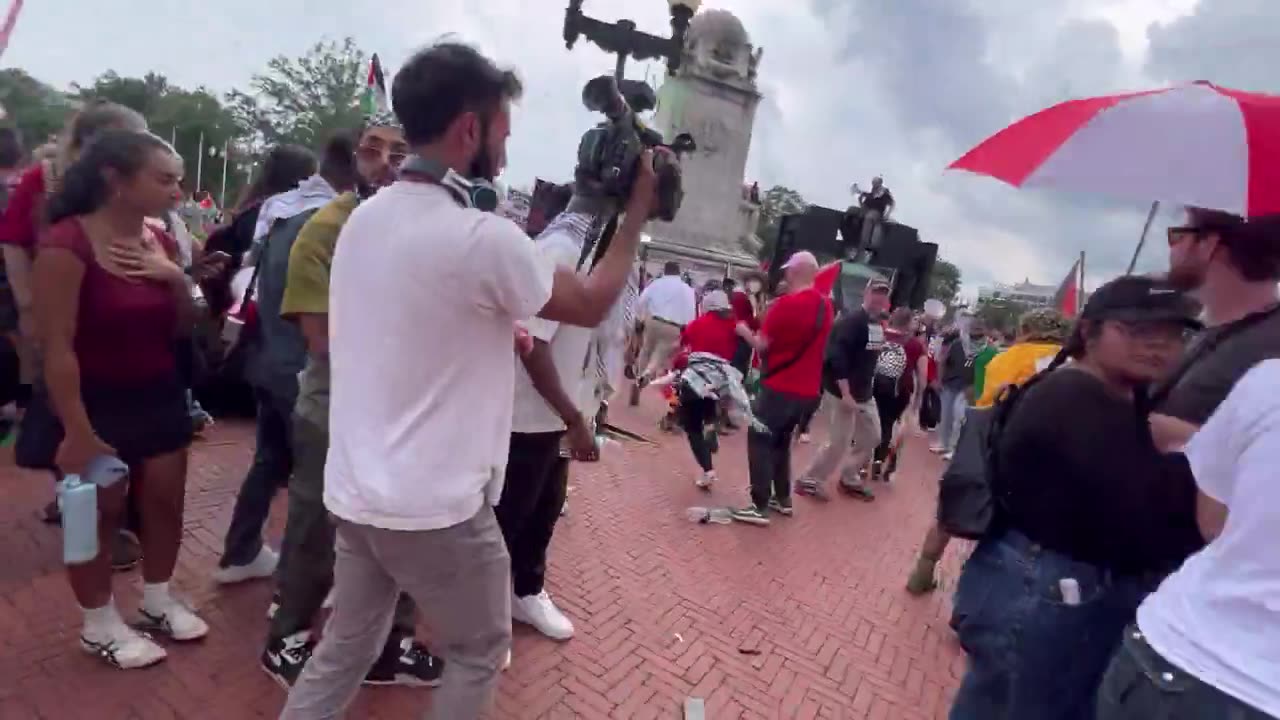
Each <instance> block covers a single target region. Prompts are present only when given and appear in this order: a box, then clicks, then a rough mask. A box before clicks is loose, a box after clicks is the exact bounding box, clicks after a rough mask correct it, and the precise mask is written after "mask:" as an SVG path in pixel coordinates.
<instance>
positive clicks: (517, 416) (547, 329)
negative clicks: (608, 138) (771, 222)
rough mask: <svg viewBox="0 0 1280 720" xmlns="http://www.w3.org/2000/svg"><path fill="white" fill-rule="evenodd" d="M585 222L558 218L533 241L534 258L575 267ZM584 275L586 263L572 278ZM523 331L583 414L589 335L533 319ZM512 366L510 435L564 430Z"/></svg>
mask: <svg viewBox="0 0 1280 720" xmlns="http://www.w3.org/2000/svg"><path fill="white" fill-rule="evenodd" d="M591 223H592V218H591V217H590V216H587V215H576V214H573V215H571V214H567V213H562V214H561V215H559V216H558V217H557V218H556V219H555V220H553V221H552V223H551V225H549V226H548V227H547V229H546V230H545V231H543V233H542V234H541V235H539V236H538V239H537V242H535V243H533V246H534V248H535V249H536V251H537V253H538V255H539V257H541V258H542V259H543V260H545V261H546V262H549V263H551V265H552V266H563V267H567V268H570V269H573V268H577V265H578V260H579V258H581V257H582V246H583V243H584V241H585V239H586V237H587V235H588V233H589V232H590V230H591ZM526 242H528V241H526ZM588 271H589V263H584V264H583V267H582V268H581V269H579V270H578V274H579V275H581V276H583V277H586V275H587V274H588ZM525 328H526V329H527V330H528V331H529V335H531V336H532V337H533V338H534V339H536V340H541V341H543V342H545V343H547V344H548V346H549V349H550V351H551V361H552V363H553V364H554V365H555V367H556V374H557V375H558V376H559V378H560V387H562V388H563V389H564V392H565V395H567V396H568V397H569V399H570V400H572V401H573V403H574V406H575V407H577V408H578V409H579V410H580V411H582V412H586V411H587V410H588V408H589V407H590V406H591V400H592V395H593V394H594V390H595V388H594V385H593V384H592V383H591V382H589V380H590V378H592V377H594V374H595V362H594V358H591V357H589V356H588V352H589V350H590V347H591V339H592V337H593V335H594V333H595V331H594V330H592V329H590V328H584V327H577V326H575V325H564V324H561V323H558V322H554V321H552V320H543V319H542V318H538V317H535V318H531V319H530V320H529V321H528V322H526V323H525ZM515 364H516V392H515V408H514V413H513V415H512V420H511V431H512V432H517V433H547V432H557V431H561V430H564V429H565V423H564V421H563V420H562V419H560V416H559V415H557V414H556V411H555V410H554V409H553V408H552V407H551V404H550V403H548V402H547V401H546V399H545V398H543V397H542V395H540V394H538V391H537V389H535V388H534V387H533V380H532V379H531V378H530V377H529V372H528V371H527V370H525V368H524V363H522V362H521V361H520V359H519V358H516V361H515Z"/></svg>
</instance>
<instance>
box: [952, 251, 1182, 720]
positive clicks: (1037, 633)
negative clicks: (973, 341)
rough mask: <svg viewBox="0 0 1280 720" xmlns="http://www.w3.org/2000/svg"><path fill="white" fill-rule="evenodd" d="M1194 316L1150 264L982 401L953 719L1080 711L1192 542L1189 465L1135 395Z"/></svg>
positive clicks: (1069, 715) (1080, 715)
mask: <svg viewBox="0 0 1280 720" xmlns="http://www.w3.org/2000/svg"><path fill="white" fill-rule="evenodd" d="M1195 318H1196V313H1195V308H1194V303H1192V302H1191V301H1190V300H1189V299H1188V298H1187V297H1186V296H1185V295H1183V294H1182V293H1180V292H1178V291H1176V290H1174V289H1173V288H1171V287H1169V286H1167V285H1165V284H1162V283H1160V282H1158V281H1156V280H1153V279H1151V278H1145V277H1138V276H1125V277H1121V278H1118V279H1116V280H1113V281H1111V282H1109V283H1106V284H1105V285H1103V286H1102V287H1100V288H1098V289H1097V291H1095V292H1094V293H1093V296H1092V297H1090V299H1089V301H1088V303H1087V304H1086V305H1085V308H1084V311H1083V312H1082V313H1081V316H1080V319H1079V321H1078V322H1077V323H1076V326H1075V328H1074V330H1073V332H1072V334H1071V337H1070V338H1068V340H1067V343H1066V345H1065V346H1064V348H1063V350H1062V352H1061V353H1059V355H1058V356H1057V358H1055V359H1054V361H1053V363H1051V364H1050V366H1049V368H1048V369H1047V370H1046V371H1045V372H1043V373H1041V374H1039V375H1037V376H1036V377H1035V378H1033V379H1032V380H1031V381H1029V382H1027V383H1025V384H1024V385H1022V386H1021V387H1018V388H1012V389H1010V390H1009V391H1006V392H1005V393H1004V394H1003V395H1002V397H1001V399H1000V400H999V401H997V403H996V405H995V406H994V408H993V409H992V410H991V415H990V418H989V425H988V427H987V433H988V438H987V444H986V447H987V448H988V450H987V452H986V456H985V464H986V469H985V474H986V478H987V480H986V482H987V485H988V486H989V494H990V496H991V500H992V503H993V508H994V513H993V515H992V517H991V518H990V521H989V523H988V525H987V527H986V529H985V531H984V532H982V533H981V539H980V540H979V542H978V544H977V546H976V548H975V549H974V551H973V554H972V555H971V556H970V557H969V559H968V561H967V562H966V563H965V565H964V569H963V571H962V572H961V575H960V580H959V583H958V585H957V588H956V594H955V598H954V602H953V614H952V619H951V626H952V628H953V629H955V631H956V634H957V636H958V638H959V640H960V644H961V646H962V647H963V648H964V649H965V652H966V654H967V655H968V667H967V669H966V672H965V675H964V679H963V680H962V682H961V686H960V690H959V692H958V693H957V695H956V699H955V703H954V705H953V706H952V708H951V714H950V718H951V720H1088V719H1090V718H1093V717H1094V715H1093V698H1094V694H1095V693H1096V691H1097V688H1098V685H1099V682H1100V681H1101V679H1102V676H1103V673H1104V671H1105V670H1106V668H1107V665H1108V663H1109V661H1110V659H1111V656H1112V655H1113V654H1114V652H1115V650H1116V648H1117V647H1118V645H1119V642H1120V637H1121V631H1122V630H1123V629H1124V628H1125V626H1126V625H1128V624H1129V623H1132V622H1133V620H1134V615H1135V613H1136V611H1137V608H1138V605H1139V603H1140V602H1141V601H1142V599H1143V597H1144V596H1145V595H1146V594H1147V593H1148V592H1150V591H1151V590H1152V589H1153V588H1154V587H1155V584H1156V583H1158V582H1159V580H1160V578H1161V577H1163V576H1164V574H1165V573H1167V572H1169V571H1170V570H1171V569H1173V568H1176V567H1177V566H1178V565H1179V564H1180V563H1181V562H1182V561H1183V560H1184V559H1185V558H1186V557H1187V556H1188V555H1189V554H1190V553H1191V552H1194V551H1195V550H1196V549H1197V548H1198V547H1199V546H1200V545H1201V544H1202V540H1201V538H1200V536H1199V529H1198V527H1197V525H1196V485H1195V479H1194V477H1193V476H1192V473H1191V470H1190V468H1189V466H1188V464H1187V460H1186V458H1185V457H1183V456H1182V455H1180V454H1166V453H1164V452H1162V451H1161V450H1160V449H1159V448H1158V447H1157V445H1156V443H1155V442H1154V440H1153V437H1152V434H1151V431H1150V428H1149V425H1148V417H1149V413H1150V408H1149V405H1150V403H1149V401H1148V397H1147V389H1148V387H1149V386H1150V385H1151V383H1153V382H1156V381H1157V380H1160V379H1161V378H1162V376H1163V375H1164V374H1165V373H1166V372H1167V368H1168V363H1169V360H1170V358H1171V357H1174V356H1176V354H1177V353H1180V352H1181V351H1182V348H1183V344H1184V338H1185V335H1186V332H1187V330H1189V329H1194V328H1196V327H1198V322H1197V321H1196V319H1195ZM1067 359H1070V360H1071V363H1070V364H1066V365H1064V363H1065V362H1066V360H1067Z"/></svg>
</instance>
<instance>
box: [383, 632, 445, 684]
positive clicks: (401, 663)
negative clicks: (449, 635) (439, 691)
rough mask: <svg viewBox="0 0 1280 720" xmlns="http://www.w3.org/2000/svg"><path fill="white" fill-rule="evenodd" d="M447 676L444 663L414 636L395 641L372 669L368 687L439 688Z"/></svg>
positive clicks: (388, 646) (390, 643)
mask: <svg viewBox="0 0 1280 720" xmlns="http://www.w3.org/2000/svg"><path fill="white" fill-rule="evenodd" d="M443 673H444V661H443V660H441V659H439V658H437V657H434V656H432V655H431V653H429V652H427V647H426V646H425V645H423V644H422V643H420V642H418V641H416V640H414V639H413V638H412V637H406V638H402V639H401V640H400V641H399V642H395V641H394V639H393V640H392V641H391V642H388V643H387V646H386V647H385V648H384V649H383V650H382V656H381V657H379V658H378V661H377V662H375V663H374V664H373V667H371V668H369V674H368V675H365V677H364V684H365V685H406V686H409V687H436V686H438V685H439V684H440V676H441V675H442V674H443Z"/></svg>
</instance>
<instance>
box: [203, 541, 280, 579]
mask: <svg viewBox="0 0 1280 720" xmlns="http://www.w3.org/2000/svg"><path fill="white" fill-rule="evenodd" d="M279 564H280V556H279V555H277V554H276V551H275V550H272V549H271V548H269V547H267V546H266V545H263V546H262V549H261V550H259V551H258V557H256V558H254V559H253V562H251V563H249V564H248V565H232V566H230V567H224V568H218V569H217V570H216V571H215V572H214V573H213V581H214V582H216V583H218V584H219V585H232V584H234V583H241V582H245V581H248V580H259V579H262V578H269V577H271V576H272V575H274V574H275V572H276V565H279Z"/></svg>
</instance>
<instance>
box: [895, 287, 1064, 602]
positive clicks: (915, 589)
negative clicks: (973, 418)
mask: <svg viewBox="0 0 1280 720" xmlns="http://www.w3.org/2000/svg"><path fill="white" fill-rule="evenodd" d="M1070 329H1071V327H1070V324H1069V323H1068V322H1067V320H1066V318H1064V317H1063V316H1062V313H1060V312H1058V311H1057V310H1054V309H1052V308H1038V309H1036V310H1031V311H1029V312H1027V313H1025V314H1024V315H1023V316H1022V317H1021V318H1019V320H1018V336H1017V339H1016V340H1015V341H1014V343H1013V344H1012V345H1011V346H1010V347H1009V348H1008V349H1007V350H1005V351H1004V352H1001V353H1000V354H998V355H996V356H995V357H994V358H992V359H991V361H990V362H988V363H987V366H986V368H984V370H983V373H982V375H983V377H982V390H981V392H979V391H978V388H977V385H976V382H975V387H974V395H975V396H976V397H977V401H976V402H975V403H974V406H975V407H977V408H990V407H991V405H992V404H993V403H994V402H995V399H996V397H998V396H999V394H1000V393H1001V391H1003V390H1004V389H1005V388H1006V387H1018V386H1019V385H1022V384H1023V383H1025V382H1026V381H1028V380H1030V379H1031V378H1032V377H1033V376H1035V374H1036V373H1038V372H1040V371H1042V370H1044V369H1045V368H1047V367H1048V366H1049V364H1050V363H1051V362H1053V359H1054V357H1055V356H1057V354H1058V353H1059V352H1061V351H1062V343H1063V342H1064V341H1065V340H1066V336H1067V333H1068V332H1069V331H1070ZM940 502H941V500H940ZM950 542H951V536H950V535H949V534H948V533H947V531H946V530H945V529H944V528H943V527H942V525H941V523H940V522H935V523H934V524H933V525H932V526H931V527H930V528H929V531H928V532H927V533H926V534H925V538H924V543H923V544H922V545H921V547H920V557H918V558H917V559H916V562H915V565H914V566H912V569H911V575H910V576H909V577H908V578H907V592H909V593H911V594H912V595H923V594H925V593H929V592H933V591H934V590H936V589H937V587H938V581H937V579H936V577H935V575H936V573H935V570H936V568H937V566H938V561H940V560H941V559H942V554H943V553H945V552H946V550H947V545H948V544H949V543H950Z"/></svg>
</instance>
